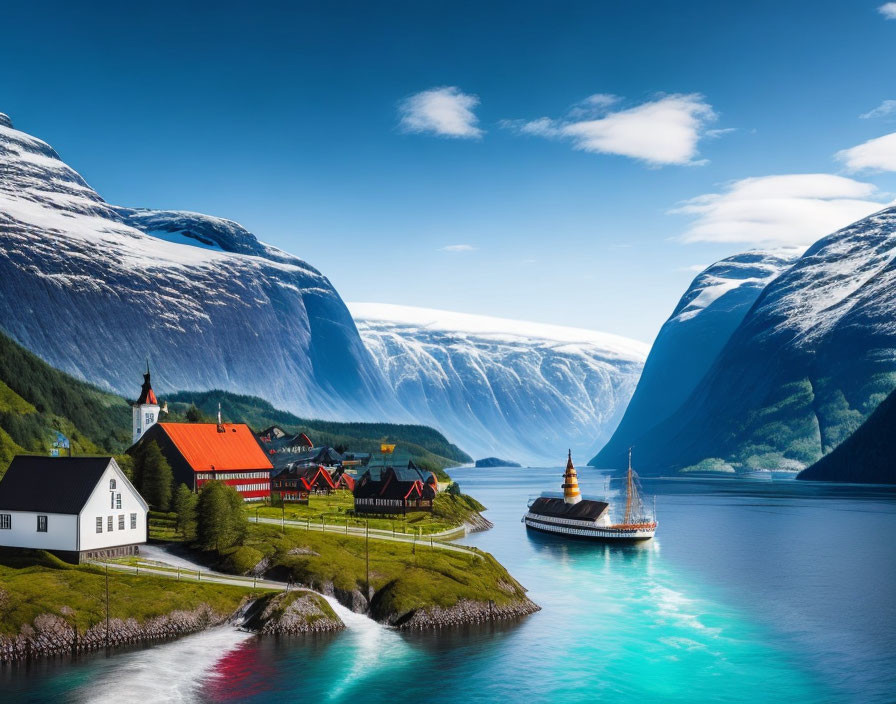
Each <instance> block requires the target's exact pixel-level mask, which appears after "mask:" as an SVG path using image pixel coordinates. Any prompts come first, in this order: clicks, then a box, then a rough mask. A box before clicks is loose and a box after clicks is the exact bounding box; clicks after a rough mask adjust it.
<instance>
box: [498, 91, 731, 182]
mask: <svg viewBox="0 0 896 704" xmlns="http://www.w3.org/2000/svg"><path fill="white" fill-rule="evenodd" d="M618 100H619V99H618V98H616V96H609V95H605V94H602V93H601V94H597V95H595V96H591V97H590V98H587V99H586V100H584V101H582V102H581V103H577V104H576V105H575V106H573V108H572V109H571V110H570V111H569V112H568V113H567V114H566V116H565V117H563V118H560V119H553V118H549V117H541V118H538V119H536V120H528V121H527V120H504V121H502V122H501V126H502V127H505V128H508V129H512V130H514V131H516V132H517V133H518V134H523V135H530V136H536V137H546V138H549V139H567V140H570V141H571V142H572V144H573V147H574V148H575V149H579V150H581V151H586V152H592V153H595V154H619V155H621V156H627V157H631V158H633V159H639V160H641V161H644V162H646V163H648V164H650V165H651V166H664V165H668V164H679V165H681V164H690V165H695V164H698V163H703V162H698V161H696V160H695V157H696V156H697V143H698V142H699V140H700V138H701V137H703V136H704V135H705V134H706V125H707V123H709V122H712V121H713V120H715V119H716V114H715V111H714V110H713V109H712V106H711V105H710V104H709V103H707V102H706V100H705V99H704V98H703V96H701V95H698V94H696V93H692V94H675V95H666V96H659V97H657V98H656V99H654V100H651V101H648V102H646V103H642V104H641V105H636V106H635V107H632V108H628V109H624V110H616V111H611V110H610V107H611V106H612V105H615V104H616V103H617V101H618ZM717 134H718V133H717Z"/></svg>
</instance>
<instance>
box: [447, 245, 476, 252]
mask: <svg viewBox="0 0 896 704" xmlns="http://www.w3.org/2000/svg"><path fill="white" fill-rule="evenodd" d="M477 249H478V247H474V246H473V245H471V244H447V245H445V246H444V247H439V251H440V252H475V251H476V250H477Z"/></svg>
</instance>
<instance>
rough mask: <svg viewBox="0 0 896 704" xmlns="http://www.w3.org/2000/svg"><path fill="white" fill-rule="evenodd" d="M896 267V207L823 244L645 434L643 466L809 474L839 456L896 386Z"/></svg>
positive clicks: (785, 276)
mask: <svg viewBox="0 0 896 704" xmlns="http://www.w3.org/2000/svg"><path fill="white" fill-rule="evenodd" d="M894 259H896V207H890V208H885V209H884V210H881V211H880V212H878V213H875V214H874V215H871V216H869V217H867V218H864V219H863V220H860V221H858V222H856V223H854V224H852V225H850V226H849V227H846V228H844V229H842V230H839V231H838V232H835V233H834V234H832V235H829V236H827V237H825V238H823V239H821V240H819V241H818V242H816V243H815V244H814V245H812V247H810V248H809V249H808V250H807V251H806V253H805V254H804V255H803V256H802V257H800V258H799V259H797V260H796V262H794V264H793V265H792V266H790V267H789V268H788V269H787V270H786V271H784V272H783V273H781V274H780V275H779V276H777V277H776V278H773V279H772V281H771V282H770V283H769V284H768V285H767V286H766V287H765V288H764V289H763V290H762V293H761V294H760V295H759V297H758V298H757V299H756V301H755V303H754V304H753V306H752V307H751V308H750V310H749V312H748V313H747V314H746V316H744V318H743V320H742V321H741V322H740V324H739V325H738V327H737V329H736V330H735V331H734V332H733V333H732V334H731V336H730V338H729V339H728V341H727V343H726V344H725V346H724V347H723V348H722V350H721V352H720V353H719V354H718V355H717V356H716V358H715V360H714V361H713V363H712V365H711V366H710V368H709V370H708V371H707V372H706V374H705V375H704V376H703V377H702V379H701V380H700V382H699V383H698V384H697V386H696V387H695V389H694V391H693V392H692V393H691V394H690V395H689V396H688V398H687V399H686V400H685V401H684V402H683V403H682V404H681V405H680V406H679V407H678V409H677V410H676V411H675V412H674V413H673V414H671V415H670V416H669V417H668V418H666V419H665V420H663V421H662V422H660V423H659V424H658V425H656V426H654V427H653V428H644V430H643V432H642V435H641V437H640V439H639V441H638V456H639V466H640V467H641V468H642V469H645V470H647V471H648V472H654V473H658V472H663V471H668V470H675V469H682V468H684V469H690V468H695V467H698V468H707V469H712V468H716V469H719V468H724V469H729V470H730V469H752V468H776V467H779V468H780V467H783V468H791V469H800V468H802V467H804V466H806V465H808V464H811V463H812V462H814V461H816V460H818V459H819V458H820V457H821V456H822V455H824V454H825V453H827V452H829V451H830V450H832V449H833V448H834V447H836V446H837V445H838V444H839V443H840V442H842V441H843V440H844V439H845V438H846V437H848V436H849V434H850V433H852V432H853V431H854V430H855V429H856V428H857V427H858V426H859V425H860V424H861V422H862V421H863V420H864V419H865V418H867V417H868V415H869V414H870V413H871V412H872V411H874V409H875V408H876V407H877V406H878V404H879V403H880V402H881V401H882V400H883V399H884V398H885V397H886V396H887V395H888V394H889V393H890V392H892V391H893V389H894V388H896V261H894ZM602 454H603V453H602Z"/></svg>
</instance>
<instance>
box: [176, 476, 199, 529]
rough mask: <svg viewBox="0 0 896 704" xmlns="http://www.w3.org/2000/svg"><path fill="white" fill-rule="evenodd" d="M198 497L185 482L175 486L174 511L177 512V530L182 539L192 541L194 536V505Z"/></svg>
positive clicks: (195, 518) (195, 517)
mask: <svg viewBox="0 0 896 704" xmlns="http://www.w3.org/2000/svg"><path fill="white" fill-rule="evenodd" d="M198 502H199V497H198V496H196V494H194V493H193V492H192V491H190V489H189V488H188V487H187V485H186V484H181V485H180V486H178V487H177V491H176V492H175V493H174V511H175V512H176V513H177V531H178V533H180V534H181V535H182V536H183V538H184V540H187V541H192V540H195V538H196V521H197V515H196V507H197V504H198Z"/></svg>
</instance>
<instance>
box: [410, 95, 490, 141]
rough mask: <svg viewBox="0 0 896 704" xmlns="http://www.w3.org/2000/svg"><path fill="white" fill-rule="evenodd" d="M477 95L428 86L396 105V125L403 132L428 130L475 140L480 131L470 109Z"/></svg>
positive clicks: (477, 99)
mask: <svg viewBox="0 0 896 704" xmlns="http://www.w3.org/2000/svg"><path fill="white" fill-rule="evenodd" d="M477 105H479V97H478V96H475V95H470V94H469V93H462V92H461V90H460V89H459V88H457V87H455V86H443V87H441V88H431V89H430V90H424V91H423V92H421V93H416V94H415V95H412V96H410V97H409V98H405V99H404V100H402V101H401V102H400V103H399V104H398V112H399V115H400V116H401V121H400V123H399V124H400V126H401V128H402V129H403V130H405V131H406V132H429V133H432V134H436V135H439V136H441V137H455V138H460V139H479V138H480V137H481V136H482V130H481V129H479V128H478V127H477V126H476V124H477V123H478V121H479V119H478V118H477V117H476V114H475V113H474V112H473V109H474V108H475V107H476V106H477Z"/></svg>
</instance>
